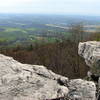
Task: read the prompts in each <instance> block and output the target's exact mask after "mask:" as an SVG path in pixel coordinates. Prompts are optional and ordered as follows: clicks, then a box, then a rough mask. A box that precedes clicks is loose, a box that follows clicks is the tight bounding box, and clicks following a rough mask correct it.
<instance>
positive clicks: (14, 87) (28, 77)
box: [0, 54, 96, 100]
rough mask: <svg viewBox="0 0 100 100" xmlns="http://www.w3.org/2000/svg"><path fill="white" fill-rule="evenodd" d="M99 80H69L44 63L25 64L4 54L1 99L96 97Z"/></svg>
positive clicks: (89, 99)
mask: <svg viewBox="0 0 100 100" xmlns="http://www.w3.org/2000/svg"><path fill="white" fill-rule="evenodd" d="M95 90H96V88H95V84H94V83H93V82H88V81H85V80H81V79H75V80H69V79H68V78H67V77H64V76H61V75H57V74H55V73H53V72H52V71H51V70H48V69H47V68H46V67H44V66H39V65H28V64H22V63H19V62H18V61H16V60H14V59H13V58H11V57H7V56H4V55H1V54H0V100H46V99H53V98H58V97H68V98H69V99H67V100H75V98H77V100H95Z"/></svg>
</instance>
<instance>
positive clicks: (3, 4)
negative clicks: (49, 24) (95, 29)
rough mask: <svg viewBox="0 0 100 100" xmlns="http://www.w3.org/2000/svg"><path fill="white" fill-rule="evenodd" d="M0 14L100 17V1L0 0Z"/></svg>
mask: <svg viewBox="0 0 100 100" xmlns="http://www.w3.org/2000/svg"><path fill="white" fill-rule="evenodd" d="M0 13H48V14H49V13H56V14H86V15H100V0H0Z"/></svg>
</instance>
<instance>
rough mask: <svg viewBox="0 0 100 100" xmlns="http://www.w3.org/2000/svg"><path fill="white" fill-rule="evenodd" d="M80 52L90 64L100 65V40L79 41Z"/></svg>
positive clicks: (91, 65)
mask: <svg viewBox="0 0 100 100" xmlns="http://www.w3.org/2000/svg"><path fill="white" fill-rule="evenodd" d="M78 50H79V51H78V53H79V55H80V56H82V57H83V58H84V59H85V62H86V64H87V65H88V66H90V67H93V66H97V67H100V42H96V41H88V42H83V43H79V49H78Z"/></svg>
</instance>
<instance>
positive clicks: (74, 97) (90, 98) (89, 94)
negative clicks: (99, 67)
mask: <svg viewBox="0 0 100 100" xmlns="http://www.w3.org/2000/svg"><path fill="white" fill-rule="evenodd" d="M69 90H70V93H69V95H70V99H71V100H96V98H95V91H96V87H95V84H94V83H93V82H88V81H85V80H82V79H74V80H71V81H70V82H69Z"/></svg>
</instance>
